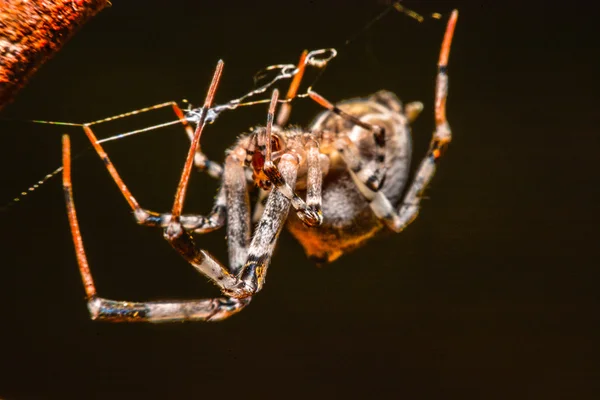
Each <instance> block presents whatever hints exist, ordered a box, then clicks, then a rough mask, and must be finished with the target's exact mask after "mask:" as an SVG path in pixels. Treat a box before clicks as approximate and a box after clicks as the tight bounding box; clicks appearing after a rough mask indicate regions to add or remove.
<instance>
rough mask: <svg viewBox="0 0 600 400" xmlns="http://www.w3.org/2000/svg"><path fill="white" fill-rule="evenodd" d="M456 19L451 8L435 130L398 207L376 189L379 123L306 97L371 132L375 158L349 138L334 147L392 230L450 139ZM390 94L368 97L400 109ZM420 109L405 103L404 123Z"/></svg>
mask: <svg viewBox="0 0 600 400" xmlns="http://www.w3.org/2000/svg"><path fill="white" fill-rule="evenodd" d="M457 18H458V11H456V10H454V11H453V12H452V14H451V16H450V18H449V20H448V24H447V27H446V32H445V35H444V40H443V42H442V47H441V51H440V57H439V62H438V75H437V81H436V92H435V122H436V129H435V132H434V133H433V138H432V140H431V143H430V148H429V151H428V153H427V155H426V156H425V158H424V159H423V161H422V162H421V165H420V166H419V168H418V170H417V172H416V175H415V178H414V179H413V182H412V184H411V185H410V186H409V188H408V190H407V192H406V194H405V196H404V199H403V200H402V201H401V202H400V207H399V209H398V210H396V209H395V207H394V206H393V205H392V202H391V201H390V199H388V197H386V195H385V193H384V192H383V191H381V190H379V189H380V188H381V186H382V184H383V182H384V179H385V176H386V172H387V168H386V166H385V154H386V138H385V132H386V131H385V129H384V128H383V126H379V125H377V122H372V123H369V122H368V121H365V120H363V119H359V118H356V117H355V116H353V115H351V114H350V113H348V112H345V111H343V110H342V109H340V108H339V107H337V106H335V105H333V104H332V103H330V102H329V101H327V100H326V99H325V98H323V97H322V96H321V95H319V94H317V93H315V92H314V91H311V92H310V93H309V96H310V97H311V98H312V99H313V100H315V101H316V102H317V103H319V104H320V105H321V106H323V107H325V108H326V109H328V110H329V111H330V112H331V113H333V114H335V115H337V116H339V117H341V118H342V119H344V120H346V121H348V122H350V123H352V124H354V125H355V128H354V129H357V130H361V129H364V130H367V131H368V132H371V133H372V135H373V138H374V142H375V146H376V147H375V157H374V158H372V159H369V160H365V159H364V157H362V156H361V154H360V152H359V150H358V148H357V146H356V144H355V143H354V142H353V141H352V140H349V139H348V137H347V136H345V137H341V138H340V139H338V140H337V141H336V147H337V151H338V152H339V154H340V155H341V156H342V158H343V160H344V162H345V163H346V166H347V168H348V171H349V173H350V175H351V177H352V180H353V181H354V183H355V184H356V186H357V187H358V189H359V191H360V192H361V194H362V195H363V196H364V197H365V199H367V200H368V201H369V206H370V208H371V209H372V211H373V213H374V214H375V215H376V217H377V218H379V219H381V220H382V221H383V222H384V223H385V224H386V225H387V227H388V228H389V229H391V230H393V231H394V232H401V231H402V230H404V228H406V227H407V226H408V225H409V224H410V223H411V222H412V221H413V220H414V219H415V218H416V216H417V214H418V211H419V203H420V201H421V197H422V194H423V192H424V190H425V189H426V187H427V185H428V184H429V182H430V181H431V178H432V177H433V175H434V173H435V170H436V164H437V162H438V160H439V159H440V158H441V156H442V154H443V150H444V149H445V148H446V147H447V145H448V143H450V140H451V138H452V135H451V131H450V125H449V124H448V121H447V120H446V98H447V95H448V75H447V65H448V57H449V54H450V45H451V43H452V37H453V34H454V28H455V26H456V20H457ZM392 96H393V95H392V94H391V93H389V92H384V91H382V92H378V93H376V94H375V95H373V96H371V99H372V100H374V101H376V102H378V103H381V104H386V105H388V106H389V107H390V108H391V109H394V108H396V111H397V112H401V111H402V110H401V108H400V107H399V104H400V103H399V101H398V100H397V99H394V98H392ZM393 97H395V96H393ZM422 108H423V106H422V104H421V103H409V104H407V106H406V108H405V110H404V112H403V113H404V116H405V117H406V120H407V121H408V122H411V121H412V120H414V118H416V116H417V115H418V113H419V112H420V111H421V110H422Z"/></svg>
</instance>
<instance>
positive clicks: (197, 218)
mask: <svg viewBox="0 0 600 400" xmlns="http://www.w3.org/2000/svg"><path fill="white" fill-rule="evenodd" d="M171 105H172V106H173V109H174V110H175V112H176V114H177V115H178V116H179V117H180V120H181V122H182V123H183V124H184V127H185V128H186V131H189V130H190V129H191V126H190V125H189V123H188V122H187V121H186V120H185V118H184V116H183V113H182V111H181V109H179V107H178V106H177V105H176V104H175V103H172V104H171ZM99 122H104V121H97V122H96V123H99ZM92 124H94V123H90V124H84V125H83V130H84V132H85V134H86V136H87V137H88V139H89V141H90V142H91V144H92V146H93V147H94V150H95V151H96V153H97V154H98V156H99V157H100V158H101V159H102V161H103V162H104V165H105V167H106V169H107V170H108V172H109V174H110V176H111V177H112V179H113V180H114V181H115V183H116V184H117V187H118V188H119V190H120V191H121V193H122V194H123V196H124V197H125V200H126V201H127V203H128V204H129V206H130V207H131V209H132V210H133V214H134V216H135V219H136V221H137V222H138V223H139V224H141V225H146V226H161V227H167V226H168V225H169V223H170V222H171V219H172V216H171V214H169V213H163V214H160V213H157V212H155V211H151V210H147V209H144V208H142V207H141V206H140V204H139V203H138V201H137V200H136V198H135V197H134V196H133V194H132V193H131V192H130V191H129V188H128V187H127V185H126V184H125V182H124V181H123V179H122V178H121V176H120V175H119V173H118V172H117V169H116V168H115V166H114V164H113V163H112V161H111V160H110V158H109V157H108V154H107V153H106V151H105V150H104V148H103V147H102V145H101V144H100V141H99V140H98V139H97V138H96V135H95V134H94V132H93V131H92V128H91V127H90V125H92ZM201 125H202V126H199V129H198V131H199V132H201V131H202V129H201V128H202V127H203V124H201ZM198 154H199V153H198V152H195V153H194V160H195V158H196V156H197V155H198ZM207 165H208V164H207ZM215 165H216V164H215ZM218 167H219V168H221V167H220V166H218ZM207 168H209V170H210V167H208V166H207ZM213 171H216V169H215V167H213ZM209 173H210V171H209ZM220 175H222V172H221V173H220ZM225 213H226V207H225V192H224V190H223V188H222V187H221V188H220V189H219V192H218V194H217V197H216V200H215V204H214V206H213V209H212V211H211V213H210V214H209V215H208V216H207V217H205V216H201V215H180V216H179V219H180V221H181V223H182V224H183V226H184V227H185V228H186V229H187V230H193V231H194V232H196V233H206V232H210V231H213V230H216V229H219V228H221V227H222V226H223V225H224V223H225Z"/></svg>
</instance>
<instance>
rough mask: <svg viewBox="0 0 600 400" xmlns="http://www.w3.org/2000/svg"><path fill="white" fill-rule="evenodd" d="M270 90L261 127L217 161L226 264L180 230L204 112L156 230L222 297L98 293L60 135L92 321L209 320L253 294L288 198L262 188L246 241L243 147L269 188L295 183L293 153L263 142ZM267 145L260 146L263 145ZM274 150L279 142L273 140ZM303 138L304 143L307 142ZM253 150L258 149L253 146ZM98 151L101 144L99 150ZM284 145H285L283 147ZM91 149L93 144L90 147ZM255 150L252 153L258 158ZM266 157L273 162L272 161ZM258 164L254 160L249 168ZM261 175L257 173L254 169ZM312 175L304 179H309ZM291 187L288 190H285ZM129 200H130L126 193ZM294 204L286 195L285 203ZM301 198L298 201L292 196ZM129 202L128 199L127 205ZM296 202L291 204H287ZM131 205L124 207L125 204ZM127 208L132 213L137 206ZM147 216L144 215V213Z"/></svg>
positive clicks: (314, 181)
mask: <svg viewBox="0 0 600 400" xmlns="http://www.w3.org/2000/svg"><path fill="white" fill-rule="evenodd" d="M222 66H223V64H222V62H220V63H219V65H218V67H217V70H216V72H215V76H214V77H213V82H212V83H211V86H210V89H209V92H208V94H207V98H206V101H205V105H204V108H203V109H204V110H209V109H210V106H211V103H212V98H213V96H214V92H215V90H216V86H217V83H218V80H219V77H220V75H221V71H222ZM277 97H278V92H277V90H275V91H274V93H273V97H272V99H271V104H270V107H269V114H268V118H267V126H266V128H264V129H263V130H261V131H259V132H257V133H255V134H253V135H250V136H247V137H245V138H242V139H240V141H239V143H238V144H237V145H236V146H234V147H233V148H232V149H231V150H230V151H229V154H228V156H227V158H226V161H225V167H224V172H223V178H222V186H221V189H220V192H219V193H220V195H219V196H218V198H217V205H219V202H220V199H222V198H225V200H226V203H227V205H228V206H227V219H228V237H229V240H228V246H229V255H230V257H229V258H230V266H229V267H226V266H224V265H222V264H220V263H219V262H218V261H217V260H216V259H215V258H214V257H213V256H212V255H210V254H209V253H208V252H206V251H204V250H199V249H197V248H196V245H195V242H194V239H193V238H192V236H191V235H190V233H189V230H188V229H186V226H185V223H184V218H183V217H184V216H182V214H181V212H182V208H183V203H184V200H185V193H186V189H187V185H188V182H189V175H190V172H191V169H192V165H193V163H194V157H195V154H196V148H197V144H198V142H199V140H200V136H201V133H202V130H203V128H204V125H205V118H206V113H204V114H202V115H201V116H200V121H199V123H198V128H197V129H196V131H195V133H194V137H193V140H192V143H191V145H190V149H189V152H188V155H187V159H186V162H185V166H184V169H183V173H182V176H181V180H180V183H179V185H178V189H177V193H176V196H175V201H174V205H173V209H172V212H171V214H170V217H169V220H168V222H166V221H165V223H166V227H165V230H164V236H165V239H166V240H167V241H168V242H169V243H170V244H171V245H172V246H173V247H174V248H175V249H176V250H177V251H178V252H179V253H180V254H181V255H182V256H183V257H184V258H185V259H186V260H187V261H188V262H190V264H192V265H193V266H194V267H195V268H196V269H197V270H198V271H199V272H201V273H203V274H204V275H206V276H207V277H209V278H210V279H211V280H213V281H214V282H215V283H216V284H217V285H218V286H219V287H220V289H221V291H222V292H223V293H224V294H225V296H226V297H219V298H214V299H204V300H191V301H168V302H144V303H140V302H129V301H115V300H108V299H103V298H101V297H98V296H97V294H96V289H95V286H94V283H93V279H92V276H91V273H90V270H89V266H88V262H87V259H86V257H85V252H84V249H83V241H82V237H81V234H80V232H79V227H78V222H77V217H76V212H75V206H74V202H73V194H72V189H71V187H72V185H71V175H70V171H71V166H70V145H69V140H68V137H67V136H65V137H64V138H63V164H64V171H63V185H64V189H65V197H66V203H67V210H68V215H69V221H70V226H71V231H72V235H73V240H74V243H75V248H76V254H77V259H78V264H79V269H80V273H81V275H82V280H83V283H84V287H85V290H86V294H87V296H88V308H89V310H90V313H91V315H92V318H94V319H101V320H107V321H112V322H135V321H151V322H164V321H182V320H202V321H216V320H221V319H224V318H227V317H229V316H231V315H233V314H235V313H236V312H238V311H240V310H241V309H242V308H244V307H245V306H246V305H247V304H248V303H249V302H250V299H251V296H252V295H253V294H255V293H256V292H258V291H259V290H260V289H261V288H262V286H263V284H264V281H265V276H266V269H267V266H268V264H269V261H270V257H271V254H272V252H273V249H274V247H275V243H276V240H277V237H278V235H279V233H280V231H281V228H282V227H283V223H284V222H285V220H286V218H287V213H288V210H289V207H290V200H289V199H288V198H287V197H286V196H285V194H284V192H285V190H282V191H280V190H272V191H271V192H270V194H269V197H268V200H267V204H266V207H265V210H264V212H263V215H262V217H261V220H260V222H259V223H258V226H257V228H256V230H255V233H254V236H253V237H252V241H251V242H250V218H249V217H250V207H249V201H248V187H247V181H246V177H245V171H244V167H245V162H246V158H247V157H246V153H247V151H248V148H249V143H251V142H254V143H257V144H258V146H256V147H255V151H254V156H255V158H256V159H262V160H265V163H263V165H265V166H271V168H272V169H273V171H275V172H274V173H276V174H277V177H278V181H277V184H276V185H275V186H276V187H287V188H293V187H295V182H296V175H297V171H298V166H299V159H298V158H299V156H298V155H294V154H292V153H291V152H289V151H275V154H272V153H271V151H272V150H273V149H271V148H270V143H271V141H272V140H273V142H276V141H278V140H280V139H279V138H277V137H276V136H274V135H272V133H271V128H272V123H273V119H274V111H275V106H276V103H277ZM265 142H266V143H269V145H267V146H265V145H264V143H265ZM276 143H278V144H277V145H276V149H275V150H278V149H279V148H280V143H279V142H276ZM307 143H308V142H307ZM257 148H259V149H260V150H258V149H257ZM307 148H308V149H309V151H308V153H309V154H313V156H310V155H309V156H308V159H309V160H310V159H314V150H311V149H313V146H312V145H307ZM99 149H100V150H101V148H99ZM291 149H292V146H290V150H291ZM97 150H98V148H97ZM99 154H100V155H101V157H102V158H103V160H105V164H106V166H107V168H109V172H110V173H111V175H112V176H113V179H115V181H116V182H117V183H118V185H119V187H120V188H121V190H122V192H123V194H124V195H125V197H126V198H127V199H128V201H130V204H132V200H131V199H133V196H131V195H130V193H129V191H128V190H127V187H126V186H125V184H124V183H123V181H122V180H121V179H120V178H119V176H118V173H117V172H116V169H114V167H113V166H112V164H111V163H110V161H109V160H108V157H107V156H106V153H104V152H100V151H99ZM259 155H260V156H259ZM273 159H277V160H278V164H277V166H276V167H275V166H274V164H273ZM308 164H309V170H310V172H309V178H308V181H309V186H316V185H317V186H318V185H320V182H321V181H320V178H321V175H320V164H318V165H315V163H314V162H312V161H308ZM256 167H257V168H258V166H256ZM255 172H256V173H258V174H261V173H262V172H263V171H262V167H261V171H258V170H255ZM311 177H312V178H311ZM290 190H292V189H290ZM312 193H313V194H312V197H310V198H309V204H311V203H318V202H319V200H318V198H315V197H318V196H317V195H316V193H320V190H318V189H313V190H312ZM292 197H293V198H294V199H295V200H296V201H298V200H299V197H298V196H297V195H295V194H294V193H293V190H292ZM133 201H135V199H133ZM292 202H294V201H292ZM300 202H301V204H304V203H303V201H302V200H300ZM136 204H137V202H135V203H133V206H135V205H136ZM294 204H296V205H297V203H294ZM133 206H132V208H133ZM301 208H302V209H301V210H299V211H298V212H299V213H301V212H303V211H305V210H307V209H308V206H304V207H301ZM134 210H135V211H136V212H138V213H140V211H139V210H141V209H140V208H139V206H138V207H137V208H134ZM151 217H152V216H150V218H151Z"/></svg>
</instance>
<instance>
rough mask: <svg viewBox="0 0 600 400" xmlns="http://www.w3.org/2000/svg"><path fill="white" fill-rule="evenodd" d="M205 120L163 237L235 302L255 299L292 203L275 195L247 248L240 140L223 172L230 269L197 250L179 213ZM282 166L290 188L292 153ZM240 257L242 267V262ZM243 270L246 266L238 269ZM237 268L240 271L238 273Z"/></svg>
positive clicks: (271, 110) (247, 209)
mask: <svg viewBox="0 0 600 400" xmlns="http://www.w3.org/2000/svg"><path fill="white" fill-rule="evenodd" d="M222 68H223V64H222V62H219V64H218V65H217V69H216V71H215V75H214V77H213V81H212V83H211V85H210V88H209V90H208V93H207V96H206V100H205V103H204V108H203V109H204V110H208V109H209V108H210V106H211V104H212V100H213V97H214V93H215V91H216V88H217V85H218V81H219V77H220V75H221V72H222ZM277 94H278V93H277V91H275V93H274V96H273V98H272V101H271V105H270V107H269V116H268V118H267V121H268V122H267V123H268V125H269V126H272V124H273V116H274V110H275V105H276V104H277ZM205 116H206V114H205V113H202V114H201V116H200V121H199V123H198V128H197V129H196V132H195V133H194V139H193V140H192V143H191V145H190V149H189V152H188V156H187V159H186V162H185V166H184V169H183V172H182V175H181V180H180V183H179V186H178V189H177V193H176V195H175V201H174V203H173V210H172V212H171V215H172V216H171V221H170V223H169V224H168V226H167V227H166V228H165V230H164V237H165V239H166V240H167V241H168V242H169V244H171V246H172V247H173V248H174V249H175V250H177V251H178V252H179V253H180V254H181V255H182V256H183V257H184V259H186V260H187V261H188V262H189V263H190V264H191V265H192V266H194V267H195V268H196V269H197V270H198V271H199V272H201V273H202V274H204V275H205V276H206V277H208V278H209V279H211V280H212V281H213V282H214V283H215V284H217V285H218V286H219V287H220V288H221V291H222V292H223V293H224V294H225V295H227V296H231V297H235V298H246V297H251V296H252V295H253V294H254V293H256V292H257V291H259V290H260V289H261V288H262V285H263V284H264V280H265V275H266V269H267V266H268V263H269V261H270V258H271V254H272V252H273V249H274V247H275V243H276V239H277V236H278V235H279V233H280V231H281V227H282V226H283V222H284V221H285V219H286V218H287V213H288V210H289V206H290V202H289V200H288V199H287V198H286V197H285V196H283V195H282V194H281V193H280V192H279V191H271V194H270V195H269V199H268V200H267V206H266V208H265V212H264V214H263V216H262V218H261V221H260V222H259V223H258V226H257V228H256V231H255V234H254V236H253V237H252V241H251V242H250V245H249V247H248V241H249V226H250V207H249V201H248V192H247V186H246V185H247V184H246V179H245V172H244V167H243V166H244V161H245V156H246V151H245V149H244V146H247V145H248V143H247V142H246V143H244V142H242V143H240V144H239V145H238V146H236V147H235V148H234V149H232V150H231V151H230V152H229V154H228V156H227V158H226V161H225V171H224V180H225V182H224V185H223V187H224V188H225V192H226V197H227V204H228V211H227V214H228V222H232V225H231V226H230V227H228V234H229V245H230V261H231V264H230V267H226V266H224V265H222V264H221V263H219V262H218V261H217V260H216V259H215V258H214V257H213V256H212V255H211V254H210V253H208V252H207V251H205V250H201V249H198V248H197V246H196V244H195V241H194V239H193V237H192V236H191V235H190V234H189V233H188V232H187V231H186V230H185V228H184V226H183V225H182V224H181V222H180V221H179V215H181V211H182V207H183V203H184V199H185V192H186V188H187V184H188V182H189V175H190V171H191V167H192V163H193V157H194V153H195V149H196V146H197V144H198V142H199V140H200V136H201V134H202V128H203V126H204V122H205V120H204V119H205ZM269 135H270V133H267V134H266V137H267V138H268V139H270V136H269ZM268 142H270V140H268ZM267 155H268V159H269V161H270V157H271V154H270V147H267ZM279 164H280V166H281V167H282V172H283V171H285V173H284V175H287V178H289V181H290V184H291V185H292V186H294V185H295V180H296V176H297V169H298V161H297V160H296V157H294V156H293V155H291V154H284V155H283V156H282V157H281V160H280V162H279ZM278 174H279V176H280V177H281V179H282V180H283V181H284V182H285V178H286V177H284V175H282V174H281V173H279V170H278ZM242 259H243V261H244V262H243V263H241V262H240V261H242ZM242 265H243V266H242ZM240 266H242V267H241V268H239V267H240ZM238 270H240V271H239V273H238Z"/></svg>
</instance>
